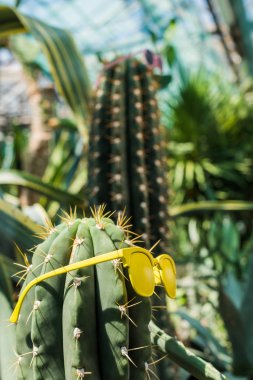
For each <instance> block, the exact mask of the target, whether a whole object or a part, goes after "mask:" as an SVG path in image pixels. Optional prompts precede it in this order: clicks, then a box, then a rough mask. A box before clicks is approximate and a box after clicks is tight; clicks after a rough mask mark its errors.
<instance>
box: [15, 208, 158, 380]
mask: <svg viewBox="0 0 253 380" xmlns="http://www.w3.org/2000/svg"><path fill="white" fill-rule="evenodd" d="M127 224H128V221H127V219H126V217H125V216H124V215H122V214H120V215H119V218H118V222H117V224H114V222H113V221H112V220H111V219H109V215H103V207H99V208H98V209H96V210H95V211H93V218H86V217H84V218H83V219H76V218H75V216H74V215H72V216H68V217H66V218H64V220H63V222H62V223H61V224H60V225H59V226H57V227H53V226H51V227H50V228H49V229H48V231H47V234H46V235H47V237H46V239H45V241H43V242H42V243H41V244H39V245H38V246H37V247H36V249H35V251H34V254H33V260H32V264H31V265H30V266H28V267H27V271H26V272H27V276H26V280H25V283H24V285H23V288H24V287H25V286H26V285H27V284H28V283H29V282H31V281H32V280H33V279H34V278H36V277H38V276H39V275H41V274H44V273H47V272H49V271H52V270H53V269H57V268H59V267H62V266H66V265H67V264H69V263H74V262H79V261H81V260H85V259H88V258H91V257H93V256H97V255H101V254H103V253H107V252H111V251H115V250H116V249H120V248H125V247H128V246H129V245H131V244H132V243H131V241H130V240H129V232H127V230H128V226H127ZM21 292H22V290H21ZM150 320H151V306H150V300H149V298H144V297H140V296H137V295H136V293H135V292H134V290H133V288H132V286H131V284H130V281H129V279H128V274H127V273H125V272H124V269H123V267H122V265H121V262H120V261H119V260H115V261H113V262H112V261H108V262H106V263H102V264H99V265H96V266H90V267H87V268H80V269H77V270H75V271H71V272H68V273H67V274H64V275H59V276H55V277H52V278H50V279H47V280H46V281H43V282H41V283H39V284H37V285H36V286H35V287H33V288H32V289H31V290H30V291H29V293H28V294H27V295H26V297H25V299H24V302H23V305H22V308H21V313H20V315H19V319H18V322H17V328H16V334H17V347H16V355H17V362H16V367H17V374H18V376H17V377H18V380H21V379H22V380H35V379H36V380H38V379H41V380H42V379H43V380H47V379H54V380H62V379H68V380H71V379H75V380H76V379H83V378H86V377H88V378H90V379H94V380H99V379H106V380H110V379H111V380H115V379H117V380H120V379H122V380H127V379H131V380H141V379H143V380H144V379H146V378H149V373H150V371H154V369H151V368H152V367H150V365H151V362H152V359H151V337H150V332H149V329H148V324H149V322H150Z"/></svg>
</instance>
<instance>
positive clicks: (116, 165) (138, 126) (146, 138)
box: [89, 59, 168, 251]
mask: <svg viewBox="0 0 253 380" xmlns="http://www.w3.org/2000/svg"><path fill="white" fill-rule="evenodd" d="M164 153H165V150H164V146H163V136H162V131H161V128H160V125H159V112H158V107H157V102H156V98H155V84H154V81H153V76H152V72H151V70H150V69H149V68H148V67H147V66H146V65H144V64H143V63H141V62H139V61H137V60H136V59H127V60H126V61H124V62H121V63H117V64H115V65H113V66H111V67H109V68H106V69H104V71H103V73H102V75H101V77H100V81H99V85H98V88H97V92H96V99H95V107H94V117H93V123H92V125H91V132H90V155H89V185H90V194H91V201H92V203H93V204H101V203H106V204H107V206H108V208H109V209H112V210H113V209H118V210H122V209H124V208H125V207H126V210H127V213H128V214H129V215H132V220H131V221H132V223H133V227H134V231H135V232H136V233H138V234H142V235H143V240H144V241H145V244H150V245H151V246H152V245H153V244H155V243H156V242H157V241H158V240H159V239H161V240H162V242H161V245H160V249H161V251H164V250H165V248H167V237H168V236H167V234H168V231H167V222H168V212H167V205H168V197H167V194H168V188H167V180H166V173H167V170H166V162H165V154H164Z"/></svg>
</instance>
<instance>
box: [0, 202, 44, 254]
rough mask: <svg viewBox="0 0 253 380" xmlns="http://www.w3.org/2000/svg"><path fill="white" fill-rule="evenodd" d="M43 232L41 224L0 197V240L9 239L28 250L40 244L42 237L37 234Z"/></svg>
mask: <svg viewBox="0 0 253 380" xmlns="http://www.w3.org/2000/svg"><path fill="white" fill-rule="evenodd" d="M41 232H42V231H41V226H39V225H38V224H36V223H34V222H33V221H32V220H31V219H30V218H29V217H28V216H26V215H24V214H23V213H22V211H20V210H19V209H18V208H16V207H14V206H13V205H11V204H10V203H8V202H5V201H4V200H2V199H0V237H1V239H0V240H4V239H8V240H9V241H10V242H15V243H16V244H17V245H18V246H19V247H20V248H21V249H22V250H26V249H30V248H32V247H33V246H34V245H35V244H38V242H39V241H40V239H39V238H38V237H36V236H35V234H39V233H41Z"/></svg>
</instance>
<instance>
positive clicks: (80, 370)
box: [76, 368, 92, 380]
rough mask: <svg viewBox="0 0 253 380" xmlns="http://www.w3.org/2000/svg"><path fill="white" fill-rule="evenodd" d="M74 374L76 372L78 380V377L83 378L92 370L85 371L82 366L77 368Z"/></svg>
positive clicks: (77, 379)
mask: <svg viewBox="0 0 253 380" xmlns="http://www.w3.org/2000/svg"><path fill="white" fill-rule="evenodd" d="M76 374H77V378H76V380H79V379H84V378H85V377H86V375H91V374H92V372H85V370H84V369H83V368H78V369H77V370H76Z"/></svg>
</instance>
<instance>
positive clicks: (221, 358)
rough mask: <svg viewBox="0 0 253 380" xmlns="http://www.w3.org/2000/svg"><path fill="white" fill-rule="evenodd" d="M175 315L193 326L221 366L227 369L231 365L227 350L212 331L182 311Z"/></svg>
mask: <svg viewBox="0 0 253 380" xmlns="http://www.w3.org/2000/svg"><path fill="white" fill-rule="evenodd" d="M174 314H176V315H179V316H180V317H181V318H182V319H185V320H186V321H187V322H188V323H189V324H190V325H191V327H193V328H194V329H195V330H196V331H197V333H198V334H199V335H200V336H201V337H202V339H203V341H204V342H205V347H206V348H208V349H209V350H210V352H211V353H212V354H213V355H214V356H215V358H216V361H217V362H219V364H220V365H221V366H223V367H224V368H226V365H227V364H229V363H230V357H229V355H228V353H227V351H226V349H225V348H224V347H223V346H222V345H221V344H220V343H219V341H218V340H217V339H216V338H215V337H214V336H213V334H212V333H211V331H210V330H209V329H208V328H206V327H204V326H202V324H201V323H200V322H199V321H198V320H197V319H195V318H192V317H191V316H190V315H188V314H187V313H186V312H184V311H182V310H179V311H176V312H175V313H174Z"/></svg>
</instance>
